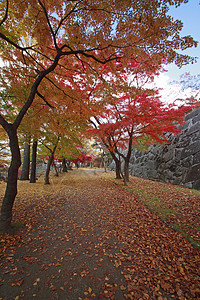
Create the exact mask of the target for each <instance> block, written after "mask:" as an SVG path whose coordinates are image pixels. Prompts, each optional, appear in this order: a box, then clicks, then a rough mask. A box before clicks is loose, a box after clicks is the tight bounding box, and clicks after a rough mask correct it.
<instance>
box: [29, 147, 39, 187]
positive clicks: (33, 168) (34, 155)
mask: <svg viewBox="0 0 200 300" xmlns="http://www.w3.org/2000/svg"><path fill="white" fill-rule="evenodd" d="M36 158H37V141H34V142H33V146H32V163H31V177H30V183H35V182H36Z"/></svg>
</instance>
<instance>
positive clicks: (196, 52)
mask: <svg viewBox="0 0 200 300" xmlns="http://www.w3.org/2000/svg"><path fill="white" fill-rule="evenodd" d="M169 14H170V15H171V16H172V17H173V18H174V19H178V20H181V21H182V22H183V29H182V31H181V35H182V36H185V35H191V36H192V37H193V38H194V39H195V40H196V41H198V42H200V0H189V1H188V3H186V4H181V5H180V6H179V7H177V8H175V7H174V6H173V7H171V8H170V11H169ZM183 53H185V54H188V55H190V56H194V57H199V56H200V44H198V47H196V48H194V47H193V48H189V49H187V50H185V51H183ZM167 69H168V72H167V75H168V76H169V77H170V79H171V80H178V79H179V76H180V75H181V74H183V73H185V72H190V73H191V74H192V75H197V74H200V59H198V62H197V63H194V64H189V65H187V66H184V67H182V68H181V69H179V68H178V67H176V66H174V65H171V66H168V67H167Z"/></svg>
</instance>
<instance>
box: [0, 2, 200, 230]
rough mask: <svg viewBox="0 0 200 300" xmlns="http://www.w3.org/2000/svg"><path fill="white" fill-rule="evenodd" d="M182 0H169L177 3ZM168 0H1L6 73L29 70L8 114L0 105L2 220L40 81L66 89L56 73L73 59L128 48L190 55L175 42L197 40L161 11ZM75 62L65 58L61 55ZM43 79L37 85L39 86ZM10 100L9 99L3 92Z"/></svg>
mask: <svg viewBox="0 0 200 300" xmlns="http://www.w3.org/2000/svg"><path fill="white" fill-rule="evenodd" d="M183 2H185V0H179V1H178V0H177V1H175V4H176V5H179V4H180V3H183ZM171 4H172V1H171V0H162V1H160V0H151V1H141V2H139V3H138V1H131V2H129V1H109V2H108V1H87V0H81V1H74V0H73V1H65V0H63V1H61V0H58V1H50V0H47V1H44V0H28V1H25V2H24V1H22V0H17V1H16V0H10V1H9V0H4V1H1V4H0V6H1V10H0V11H1V12H0V18H1V20H0V45H1V59H2V60H3V61H4V63H5V64H6V71H7V80H8V81H9V76H11V75H13V76H16V78H20V76H25V77H26V76H30V82H31V83H30V87H29V92H28V94H27V97H26V101H25V102H24V103H23V106H22V107H21V109H20V111H19V112H17V114H16V115H15V118H14V119H13V120H12V122H10V121H9V118H8V114H7V111H6V110H2V109H1V115H0V124H1V125H2V126H3V128H4V130H5V131H6V132H7V134H8V136H9V140H10V149H11V153H12V161H11V165H10V168H9V172H8V183H7V188H6V192H5V196H4V199H3V204H2V209H1V227H2V228H6V227H9V225H10V222H11V220H12V207H13V203H14V200H15V196H16V194H17V173H18V168H19V166H20V164H21V158H20V150H19V144H18V136H17V130H18V128H19V126H20V124H21V122H22V120H23V118H24V116H25V114H26V113H27V111H28V109H29V108H30V106H31V105H32V103H33V101H34V99H35V96H36V95H37V96H38V97H40V98H41V100H42V101H44V102H45V101H46V99H47V98H46V97H45V96H46V94H45V89H41V84H42V83H44V82H45V84H47V83H48V84H50V85H51V87H52V90H53V89H57V90H59V91H60V92H61V93H63V92H64V93H65V95H66V97H70V95H69V93H68V92H65V87H63V86H61V85H60V83H59V81H58V78H66V77H69V76H70V75H69V74H68V73H70V74H71V73H72V72H73V71H76V70H77V65H78V64H82V66H83V67H84V66H88V67H87V68H85V69H84V72H95V68H96V65H98V64H105V63H108V62H111V61H114V60H116V59H118V60H119V59H120V60H121V61H126V59H128V58H129V56H130V55H131V54H132V53H135V55H140V56H142V55H143V53H144V52H145V53H146V52H151V53H152V52H154V53H158V55H161V56H162V57H163V56H167V57H168V60H169V62H172V61H174V62H175V63H176V64H178V65H179V66H181V65H182V64H184V63H187V62H189V61H191V59H190V58H189V57H187V56H184V55H179V54H178V53H177V51H178V50H179V49H185V48H187V47H191V46H193V45H196V42H195V41H194V40H193V39H192V37H190V36H187V37H181V36H180V30H181V28H182V23H181V22H180V21H177V20H173V19H172V18H171V17H169V16H168V15H167V13H168V6H169V5H171ZM66 57H67V60H68V61H69V62H70V59H71V58H73V60H74V59H75V60H76V62H77V64H74V63H73V64H71V66H70V67H69V64H68V65H67V66H66V65H65V62H66V60H65V58H66ZM45 84H44V85H43V86H45ZM9 101H10V103H12V99H10V100H9Z"/></svg>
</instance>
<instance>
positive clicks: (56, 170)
mask: <svg viewBox="0 0 200 300" xmlns="http://www.w3.org/2000/svg"><path fill="white" fill-rule="evenodd" d="M53 166H54V169H55V172H56V174H55V176H57V177H58V176H59V174H58V168H57V167H56V164H55V161H54V160H53Z"/></svg>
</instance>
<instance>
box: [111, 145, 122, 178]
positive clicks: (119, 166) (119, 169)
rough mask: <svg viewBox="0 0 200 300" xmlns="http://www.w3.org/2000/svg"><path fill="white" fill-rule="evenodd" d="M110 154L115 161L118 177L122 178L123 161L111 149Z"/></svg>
mask: <svg viewBox="0 0 200 300" xmlns="http://www.w3.org/2000/svg"><path fill="white" fill-rule="evenodd" d="M110 154H111V156H112V158H113V159H114V161H115V173H116V179H121V178H122V177H121V161H120V159H118V158H117V156H116V155H115V153H114V152H112V151H110Z"/></svg>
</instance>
